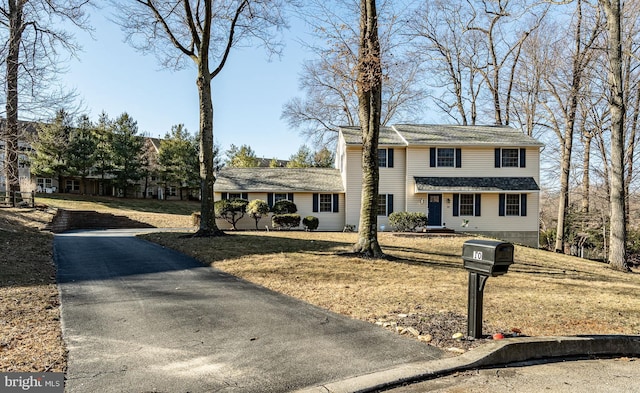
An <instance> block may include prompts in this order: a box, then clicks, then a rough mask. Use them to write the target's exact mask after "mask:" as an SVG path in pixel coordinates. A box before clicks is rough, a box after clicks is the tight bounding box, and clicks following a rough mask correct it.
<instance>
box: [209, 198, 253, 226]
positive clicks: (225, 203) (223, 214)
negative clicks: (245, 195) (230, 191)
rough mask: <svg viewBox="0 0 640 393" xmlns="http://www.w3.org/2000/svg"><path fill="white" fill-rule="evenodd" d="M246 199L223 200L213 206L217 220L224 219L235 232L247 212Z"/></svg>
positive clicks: (247, 202)
mask: <svg viewBox="0 0 640 393" xmlns="http://www.w3.org/2000/svg"><path fill="white" fill-rule="evenodd" d="M248 204H249V201H247V200H246V199H221V200H219V201H216V202H215V203H214V204H213V209H214V211H215V215H216V218H222V219H224V220H225V221H226V222H228V223H229V224H231V227H232V228H233V229H234V230H235V229H237V228H236V224H237V223H238V221H240V219H241V218H242V217H244V214H245V213H246V211H247V205H248Z"/></svg>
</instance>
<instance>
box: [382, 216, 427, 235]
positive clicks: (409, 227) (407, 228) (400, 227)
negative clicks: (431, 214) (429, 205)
mask: <svg viewBox="0 0 640 393" xmlns="http://www.w3.org/2000/svg"><path fill="white" fill-rule="evenodd" d="M389 225H391V227H392V228H393V230H394V231H396V232H415V231H416V229H417V228H419V227H426V226H427V215H426V214H424V213H410V212H393V213H391V214H390V215H389Z"/></svg>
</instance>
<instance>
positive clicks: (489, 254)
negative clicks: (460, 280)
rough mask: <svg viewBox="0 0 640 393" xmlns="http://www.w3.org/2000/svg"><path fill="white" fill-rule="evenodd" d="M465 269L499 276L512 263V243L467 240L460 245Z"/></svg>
mask: <svg viewBox="0 0 640 393" xmlns="http://www.w3.org/2000/svg"><path fill="white" fill-rule="evenodd" d="M462 260H463V261H464V267H465V269H467V270H469V271H470V272H475V273H479V274H482V275H485V276H491V277H496V276H501V275H503V274H505V273H506V272H507V271H508V270H509V266H511V264H513V244H511V243H503V242H500V241H495V240H468V241H466V242H464V244H463V245H462Z"/></svg>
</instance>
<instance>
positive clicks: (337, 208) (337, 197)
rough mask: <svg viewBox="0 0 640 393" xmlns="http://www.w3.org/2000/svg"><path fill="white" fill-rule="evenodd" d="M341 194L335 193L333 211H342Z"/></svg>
mask: <svg viewBox="0 0 640 393" xmlns="http://www.w3.org/2000/svg"><path fill="white" fill-rule="evenodd" d="M339 204H340V194H333V212H334V213H338V212H339V211H340V206H339Z"/></svg>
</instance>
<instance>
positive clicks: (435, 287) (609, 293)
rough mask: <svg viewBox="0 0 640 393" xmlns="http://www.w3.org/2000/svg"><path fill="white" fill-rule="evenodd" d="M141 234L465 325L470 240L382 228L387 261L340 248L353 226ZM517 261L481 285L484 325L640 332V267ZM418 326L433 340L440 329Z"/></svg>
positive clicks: (375, 310)
mask: <svg viewBox="0 0 640 393" xmlns="http://www.w3.org/2000/svg"><path fill="white" fill-rule="evenodd" d="M146 238H148V239H150V240H152V241H154V242H158V243H161V244H163V245H166V246H169V247H172V248H176V249H178V250H180V251H182V252H184V253H187V254H190V255H192V256H194V257H196V258H198V259H200V260H202V261H205V262H206V263H211V264H212V265H213V266H215V267H217V268H219V269H222V270H224V271H227V272H229V273H231V274H234V275H236V276H239V277H242V278H244V279H246V280H248V281H251V282H255V283H257V284H260V285H262V286H265V287H267V288H270V289H273V290H275V291H278V292H282V293H285V294H288V295H290V296H293V297H296V298H299V299H302V300H304V301H306V302H309V303H312V304H315V305H318V306H320V307H323V308H326V309H329V310H332V311H335V312H337V313H340V314H344V315H348V316H351V317H353V318H358V319H362V320H366V321H370V322H383V321H386V322H391V323H394V324H396V323H397V324H398V325H415V324H416V322H417V321H418V322H419V321H420V320H422V322H427V323H424V324H423V325H422V326H424V327H423V329H429V328H432V329H436V330H438V329H444V327H443V326H441V324H440V323H439V324H436V325H435V326H430V325H429V323H428V321H426V320H427V319H438V315H449V316H451V315H454V316H457V317H458V318H457V319H458V322H462V326H460V323H458V325H457V326H456V328H457V329H458V330H459V331H462V332H463V333H465V330H466V315H467V286H468V273H467V271H466V270H465V269H464V268H463V265H462V259H461V257H460V255H461V251H462V244H463V242H464V241H466V240H468V239H470V238H468V237H462V236H455V237H429V236H422V235H410V236H407V235H404V236H403V235H400V234H397V235H396V234H392V233H380V234H379V240H380V243H381V244H382V247H383V250H384V252H385V253H386V254H387V255H389V256H390V259H389V260H366V259H360V258H356V257H353V256H350V255H349V254H348V253H346V252H347V251H349V249H350V247H351V245H353V244H354V243H355V241H356V234H354V233H320V232H297V231H295V232H268V233H267V232H238V233H234V234H232V235H230V236H226V237H222V238H213V239H198V238H181V237H179V234H175V233H163V234H152V235H148V236H146ZM514 259H515V260H516V263H515V264H514V265H512V266H511V268H510V269H509V273H508V274H506V275H504V276H501V277H493V278H489V280H488V282H487V284H486V288H485V292H484V320H485V322H486V323H487V327H486V328H485V329H496V330H500V331H506V332H507V333H508V332H510V331H511V329H514V328H515V329H518V330H520V331H521V332H522V334H525V335H529V336H553V335H576V334H608V333H624V334H640V296H638V294H640V274H638V273H631V274H629V273H627V274H625V273H620V272H616V271H614V270H611V269H609V268H608V266H607V265H606V264H602V263H598V262H591V261H586V260H581V259H578V258H574V257H569V256H565V255H559V254H554V253H549V252H544V251H540V250H534V249H530V248H525V247H519V246H517V247H516V249H515V258H514ZM398 314H407V315H409V316H410V317H411V316H412V314H415V316H413V318H408V319H407V318H406V317H405V316H404V315H401V316H398ZM391 326H392V327H393V326H394V325H391ZM454 331H455V330H454ZM493 332H495V331H486V330H485V331H484V333H485V334H486V333H493ZM421 333H422V334H430V335H433V336H434V337H436V335H437V334H438V333H439V332H438V331H422V332H421ZM445 345H449V343H445Z"/></svg>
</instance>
